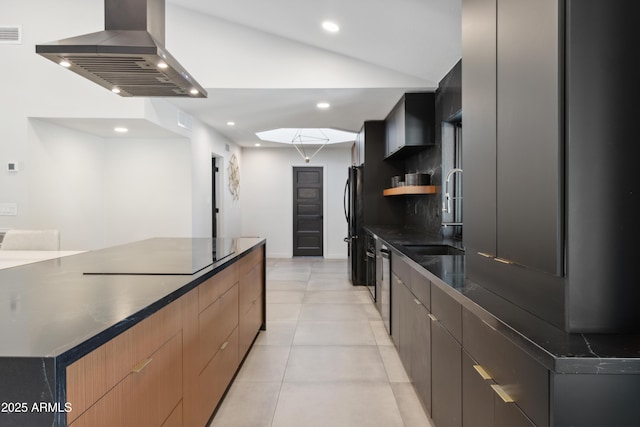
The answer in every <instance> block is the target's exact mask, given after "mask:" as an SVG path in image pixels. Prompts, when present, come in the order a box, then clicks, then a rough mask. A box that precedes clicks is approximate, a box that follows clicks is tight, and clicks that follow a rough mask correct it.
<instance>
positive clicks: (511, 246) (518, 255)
mask: <svg viewBox="0 0 640 427" xmlns="http://www.w3.org/2000/svg"><path fill="white" fill-rule="evenodd" d="M558 8H559V6H558V3H557V1H556V0H542V1H531V0H509V1H506V0H464V9H463V22H464V25H463V28H464V37H463V57H464V67H463V70H462V75H463V87H464V91H463V111H464V127H463V132H464V146H463V151H464V158H465V172H464V195H465V206H464V207H465V212H466V213H467V215H465V244H466V245H467V246H468V247H470V248H472V249H473V250H474V251H477V252H482V253H484V254H487V255H490V256H493V257H498V258H501V259H504V260H507V261H508V262H512V263H515V264H518V265H523V266H527V267H530V268H534V269H537V270H541V271H545V272H547V273H552V274H555V275H561V274H562V269H561V266H562V262H561V254H562V245H561V240H560V236H561V231H562V230H561V219H560V218H561V217H560V213H561V210H560V209H561V189H562V185H561V184H562V183H561V165H560V154H561V151H560V145H559V144H560V127H559V118H560V100H561V94H560V88H559V79H560V74H559V56H558V55H559V46H560V45H559V41H558V31H559V30H558V17H559V11H558ZM523 76H526V78H525V77H523Z"/></svg>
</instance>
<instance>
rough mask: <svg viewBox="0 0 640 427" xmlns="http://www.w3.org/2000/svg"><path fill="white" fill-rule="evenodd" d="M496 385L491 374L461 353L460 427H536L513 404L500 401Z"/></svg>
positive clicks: (466, 354) (501, 399) (465, 353)
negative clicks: (461, 426)
mask: <svg viewBox="0 0 640 427" xmlns="http://www.w3.org/2000/svg"><path fill="white" fill-rule="evenodd" d="M496 385H497V384H495V382H494V381H493V379H492V378H491V376H490V374H489V373H488V372H486V371H485V370H484V369H483V367H482V366H481V365H479V364H477V363H476V362H475V361H474V360H473V359H472V358H471V356H469V354H468V353H467V352H464V351H463V353H462V425H463V427H535V425H534V424H533V423H532V422H531V420H529V418H527V416H526V415H525V414H524V413H523V412H522V411H521V410H520V409H519V408H518V407H517V406H516V404H515V403H513V402H505V401H504V399H503V398H502V397H500V395H499V394H498V393H497V392H496V391H495V389H494V388H493V387H495V386H496ZM501 392H502V391H501ZM502 393H503V396H505V398H506V396H508V395H504V392H502Z"/></svg>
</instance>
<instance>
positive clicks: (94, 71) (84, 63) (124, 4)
mask: <svg viewBox="0 0 640 427" xmlns="http://www.w3.org/2000/svg"><path fill="white" fill-rule="evenodd" d="M104 5H105V14H104V15H105V19H104V21H105V31H99V32H96V33H91V34H85V35H82V36H78V37H71V38H68V39H63V40H58V41H56V42H52V43H46V44H40V45H36V53H37V54H39V55H42V56H44V57H45V58H47V59H50V60H51V61H53V62H55V63H57V64H60V65H63V66H65V67H68V68H69V69H70V70H71V71H73V72H75V73H77V74H79V75H81V76H83V77H85V78H87V79H89V80H91V81H93V82H95V83H97V84H99V85H100V86H103V87H105V88H107V89H109V90H111V91H113V92H115V93H118V94H119V95H121V96H167V97H168V96H182V97H192V98H206V97H207V92H206V90H204V88H202V86H200V85H199V84H198V82H196V81H195V79H193V78H192V77H191V75H190V74H189V73H188V72H187V70H185V69H184V68H183V67H182V66H181V65H180V63H179V62H178V61H177V60H176V59H175V58H174V57H173V56H171V54H169V52H167V51H166V50H165V48H164V25H165V18H164V8H165V5H164V0H105V4H104Z"/></svg>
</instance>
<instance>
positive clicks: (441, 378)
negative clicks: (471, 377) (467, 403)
mask: <svg viewBox="0 0 640 427" xmlns="http://www.w3.org/2000/svg"><path fill="white" fill-rule="evenodd" d="M431 348H432V350H431V387H432V388H431V389H432V395H431V405H432V407H431V411H432V412H431V418H432V419H433V422H434V423H435V425H436V426H438V427H461V426H462V347H461V346H460V343H458V341H456V340H455V338H454V337H453V336H452V335H451V334H450V333H449V332H448V331H447V330H446V329H445V328H444V326H442V324H441V323H440V322H438V321H437V320H435V318H434V319H432V321H431Z"/></svg>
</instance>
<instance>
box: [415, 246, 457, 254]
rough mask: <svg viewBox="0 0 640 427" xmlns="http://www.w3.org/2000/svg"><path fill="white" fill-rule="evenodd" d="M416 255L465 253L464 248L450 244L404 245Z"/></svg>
mask: <svg viewBox="0 0 640 427" xmlns="http://www.w3.org/2000/svg"><path fill="white" fill-rule="evenodd" d="M403 246H404V247H405V248H407V249H408V250H410V251H411V252H413V253H414V254H416V255H464V251H463V250H462V249H458V248H454V247H453V246H449V245H403Z"/></svg>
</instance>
